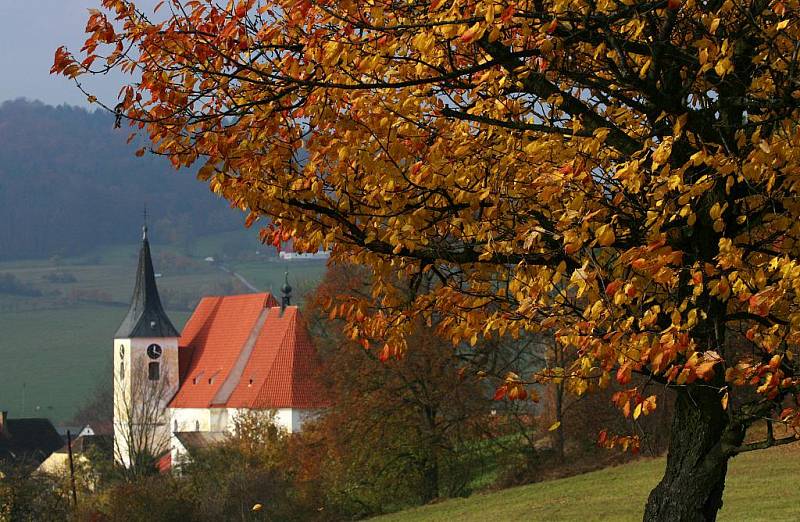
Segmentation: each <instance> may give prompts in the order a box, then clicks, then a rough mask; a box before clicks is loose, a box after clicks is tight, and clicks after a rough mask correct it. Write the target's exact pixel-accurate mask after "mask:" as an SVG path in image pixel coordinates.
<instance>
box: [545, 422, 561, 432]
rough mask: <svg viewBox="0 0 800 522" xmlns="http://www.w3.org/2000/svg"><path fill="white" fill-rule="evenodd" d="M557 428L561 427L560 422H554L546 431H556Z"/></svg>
mask: <svg viewBox="0 0 800 522" xmlns="http://www.w3.org/2000/svg"><path fill="white" fill-rule="evenodd" d="M559 426H561V421H556V422H554V423H553V424H552V425H550V427H549V428H547V431H556V430H557V429H558V427H559Z"/></svg>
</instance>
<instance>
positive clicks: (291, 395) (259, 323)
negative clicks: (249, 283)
mask: <svg viewBox="0 0 800 522" xmlns="http://www.w3.org/2000/svg"><path fill="white" fill-rule="evenodd" d="M178 357H179V365H180V375H181V384H180V387H179V389H178V393H177V394H176V395H175V397H174V398H173V399H172V401H171V403H170V407H172V408H250V409H273V408H301V409H314V408H321V407H324V406H325V405H326V402H325V401H324V399H323V398H322V393H321V390H320V388H319V386H318V385H317V384H316V378H315V377H316V376H315V372H316V369H317V366H318V360H317V356H316V352H315V351H314V347H313V345H312V343H311V340H310V338H309V336H308V333H307V332H306V330H305V327H304V325H303V323H302V317H301V316H300V312H299V310H298V309H297V307H296V306H288V307H286V308H285V309H283V308H281V307H279V306H277V303H276V301H275V298H274V297H272V295H270V294H268V293H259V294H245V295H237V296H226V297H206V298H203V300H201V301H200V304H199V305H198V306H197V308H196V310H195V312H194V314H193V315H192V317H190V318H189V321H188V322H187V324H186V327H185V328H184V332H183V336H182V337H181V339H180V347H179V352H178Z"/></svg>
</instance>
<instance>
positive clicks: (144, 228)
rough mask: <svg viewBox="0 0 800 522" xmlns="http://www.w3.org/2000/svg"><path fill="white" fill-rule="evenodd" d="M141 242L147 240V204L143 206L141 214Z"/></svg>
mask: <svg viewBox="0 0 800 522" xmlns="http://www.w3.org/2000/svg"><path fill="white" fill-rule="evenodd" d="M142 214H143V215H142V241H146V240H147V203H145V204H144V212H143V213H142Z"/></svg>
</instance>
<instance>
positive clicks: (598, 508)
mask: <svg viewBox="0 0 800 522" xmlns="http://www.w3.org/2000/svg"><path fill="white" fill-rule="evenodd" d="M798 470H800V443H798V444H796V445H789V446H783V447H778V448H772V449H769V450H764V451H760V452H752V453H745V454H743V455H740V456H738V457H736V458H735V459H733V461H732V463H731V466H730V469H729V471H728V479H727V483H726V486H725V496H724V506H723V508H722V511H721V512H720V516H719V520H720V521H737V522H738V521H742V522H745V521H747V522H751V521H752V522H755V521H762V520H763V521H770V522H776V521H796V520H800V488H798V487H797V482H796V481H795V479H794V477H796V476H797V474H798ZM663 471H664V459H653V460H645V461H639V462H634V463H632V464H626V465H623V466H618V467H614V468H607V469H604V470H601V471H596V472H593V473H586V474H584V475H578V476H576V477H571V478H567V479H560V480H553V481H548V482H540V483H537V484H532V485H529V486H522V487H518V488H511V489H506V490H503V491H499V492H496V493H490V494H479V495H473V496H471V497H469V498H466V499H457V500H448V501H445V502H441V503H439V504H433V505H430V506H425V507H421V508H416V509H411V510H407V511H401V512H399V513H395V514H392V515H387V516H383V517H378V518H375V519H373V520H374V521H375V522H421V521H426V522H445V521H446V522H452V521H454V520H457V521H458V522H484V521H492V522H504V521H517V520H543V521H544V520H546V521H548V522H557V521H570V522H572V521H592V520H597V521H599V520H604V521H606V520H607V521H638V520H641V519H642V510H643V508H644V504H645V501H646V500H647V495H648V494H649V492H650V490H651V489H652V488H653V487H654V486H655V485H656V484H657V483H658V481H659V479H660V478H661V474H662V473H663Z"/></svg>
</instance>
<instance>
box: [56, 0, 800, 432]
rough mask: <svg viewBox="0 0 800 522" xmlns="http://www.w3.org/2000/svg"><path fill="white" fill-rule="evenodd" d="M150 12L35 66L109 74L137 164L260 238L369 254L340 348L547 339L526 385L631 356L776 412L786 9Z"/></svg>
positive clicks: (782, 345)
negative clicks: (219, 208) (570, 351)
mask: <svg viewBox="0 0 800 522" xmlns="http://www.w3.org/2000/svg"><path fill="white" fill-rule="evenodd" d="M162 4H163V5H160V6H159V9H158V10H157V12H156V13H154V14H151V13H144V12H141V11H139V10H137V8H136V7H135V5H134V2H132V1H127V0H103V1H102V5H103V8H104V9H103V10H102V11H100V10H96V11H92V12H91V15H90V18H89V22H88V25H87V32H88V34H89V38H88V40H87V41H86V45H85V47H84V48H83V54H84V57H81V58H75V57H74V56H73V55H72V54H70V53H69V52H68V51H67V50H66V49H64V48H61V49H59V50H58V51H57V53H56V57H55V64H54V67H53V70H54V72H57V73H60V74H64V75H66V76H69V77H73V78H79V77H80V76H81V75H84V74H88V73H92V72H95V73H101V72H103V71H104V70H106V69H108V68H116V69H121V70H123V71H127V72H130V73H132V75H133V80H132V84H131V85H129V86H127V87H125V88H123V90H122V91H121V100H122V101H121V103H120V104H119V105H118V106H117V107H116V109H115V110H116V112H117V113H118V115H119V117H120V118H121V117H123V116H124V117H125V118H128V119H130V121H131V122H132V123H133V124H134V125H138V127H139V129H142V130H143V131H145V132H147V133H148V134H149V138H150V140H151V141H152V149H153V150H154V151H155V152H157V153H159V154H165V155H168V156H169V157H170V158H171V160H172V161H173V163H174V164H175V165H176V166H188V165H190V164H192V163H194V162H197V161H200V162H202V165H203V166H202V168H201V170H200V177H201V178H202V179H203V180H206V181H207V182H208V183H209V186H210V187H211V189H212V190H214V191H215V192H217V193H219V194H221V195H223V196H224V197H226V198H227V199H229V200H230V201H231V203H232V204H233V205H235V206H237V207H240V208H242V209H245V210H247V211H249V212H250V220H249V221H250V223H252V222H253V221H255V220H256V219H258V218H260V217H267V216H268V217H269V218H271V224H270V225H269V226H268V227H266V228H265V229H264V230H263V231H262V237H263V238H264V240H266V241H273V242H275V243H276V244H278V243H279V242H280V241H282V240H286V239H288V238H289V237H290V236H292V237H295V238H296V242H295V247H296V248H297V249H298V250H308V251H314V250H316V249H317V248H330V247H333V257H334V259H347V260H349V261H351V262H357V263H362V264H365V265H368V266H370V267H372V269H373V270H374V272H375V279H374V285H373V291H374V294H375V295H376V296H378V297H379V298H380V299H381V307H380V309H379V310H378V311H376V312H374V313H370V314H367V313H365V311H366V304H362V303H360V302H358V301H357V300H355V301H349V302H345V303H344V304H341V305H334V306H333V308H332V314H333V315H342V316H345V317H347V318H349V319H350V327H349V330H348V331H349V335H350V336H351V337H352V338H353V339H355V340H361V341H362V342H363V343H364V345H365V346H372V345H373V344H374V343H375V342H378V345H377V348H378V349H379V350H382V353H383V355H384V356H385V357H390V356H393V355H396V354H400V353H402V352H403V351H404V350H405V349H406V345H405V341H404V335H405V334H406V333H407V332H408V331H410V328H411V326H410V325H412V324H413V322H414V321H413V318H414V317H416V316H418V315H422V316H423V317H426V318H427V317H430V316H432V315H433V314H436V316H437V317H440V318H442V320H441V321H440V322H439V332H440V333H441V334H442V335H444V336H445V337H446V338H448V339H452V341H453V342H454V343H459V342H462V341H469V342H472V343H475V342H476V341H477V339H478V338H479V337H482V336H492V335H495V334H511V335H520V334H522V333H523V332H531V331H532V332H536V331H542V330H545V329H554V330H555V331H556V332H557V337H558V339H559V340H560V342H562V343H565V344H570V345H573V346H576V347H577V348H578V349H579V351H580V354H581V357H580V358H579V360H578V361H577V363H576V364H575V365H574V366H571V367H569V368H556V369H551V370H550V371H549V372H544V373H542V374H541V375H539V376H537V379H543V380H546V379H567V380H568V381H569V383H570V386H571V387H572V388H573V389H574V390H575V391H577V392H578V393H582V392H584V391H586V390H587V389H588V388H590V387H593V386H604V385H606V384H607V383H608V382H609V381H610V379H612V378H615V379H616V380H617V381H618V382H619V383H621V384H622V385H627V384H628V383H629V382H630V381H631V374H632V373H633V372H637V373H641V374H644V375H647V376H649V377H651V378H652V380H653V381H655V382H660V383H669V384H671V385H674V386H690V387H691V386H697V385H699V384H703V385H707V386H712V387H714V388H716V389H718V390H719V398H720V401H721V404H722V406H723V407H725V408H728V407H731V405H733V407H735V408H736V412H737V413H736V414H737V415H739V422H741V423H744V424H747V423H749V422H752V420H753V419H755V418H757V417H763V416H768V415H771V416H773V418H780V419H782V420H783V421H785V422H787V423H789V424H792V425H797V422H798V421H797V420H796V419H798V417H797V414H796V410H795V409H794V408H792V407H790V408H786V409H784V408H783V407H782V406H781V405H780V404H781V400H782V399H784V398H785V397H790V396H792V395H793V394H794V393H795V392H796V388H797V378H796V376H795V371H796V370H795V368H796V362H795V361H796V358H795V357H796V355H795V354H794V350H795V347H796V346H797V344H798V340H799V339H798V335H800V311H799V308H798V304H800V303H798V292H799V291H800V265H798V234H799V233H800V219H798V218H800V215H799V214H800V207H799V206H798V201H797V197H798V190H800V174H799V173H800V165H799V164H798V160H799V158H798V155H799V154H800V147H798V145H800V129H798V127H797V124H796V121H797V117H798V98H800V90H799V89H800V83H799V81H800V78H799V77H798V65H800V64H799V63H798V57H797V51H796V50H797V48H798V45H799V44H800V41H799V39H800V12H798V9H799V7H798V2H797V0H781V1H776V0H762V1H751V2H735V1H733V0H725V1H721V0H707V1H700V0H683V1H682V0H667V1H664V0H659V1H644V2H633V1H631V0H619V1H617V0H600V1H587V0H530V1H527V0H520V1H516V2H510V1H507V0H499V1H492V0H455V1H452V2H444V1H442V0H430V1H421V0H409V1H403V2H400V1H396V0H344V1H332V0H329V1H314V2H312V1H310V0H299V1H298V0H264V1H259V2H256V1H254V0H247V1H246V0H242V1H229V2H228V3H227V5H225V4H224V3H222V4H220V5H217V2H212V1H210V0H202V1H201V0H191V1H185V2H178V1H175V0H171V1H167V2H162ZM90 100H92V101H96V100H95V99H94V98H93V97H92V98H90ZM397 273H399V274H402V275H404V276H406V277H408V278H411V279H412V280H413V281H414V282H415V287H414V288H415V290H416V291H415V292H413V293H412V294H411V295H409V294H408V293H407V292H400V291H398V290H397V289H396V288H395V287H394V285H392V284H391V281H392V278H393V277H394V276H395V274H397ZM384 341H385V345H384ZM528 382H529V379H528V378H527V376H522V377H519V376H516V375H513V374H511V375H509V376H508V377H507V382H506V383H505V384H504V385H503V388H502V389H503V390H504V391H505V393H506V394H507V395H508V396H511V397H519V396H521V395H522V391H523V388H524V386H525V385H526V384H527V383H528ZM740 385H745V386H752V388H754V389H755V391H756V392H757V393H755V394H753V393H749V392H748V393H741V394H739V395H735V394H734V390H735V387H736V386H740ZM616 398H617V402H618V404H619V405H620V407H621V408H623V410H624V411H625V413H626V414H631V415H633V416H638V415H640V414H647V413H648V412H649V411H651V410H652V408H653V407H655V401H654V400H652V399H648V398H647V397H646V396H645V395H644V393H643V390H642V389H640V388H637V387H633V388H630V389H628V390H627V391H624V392H622V393H620V394H618V395H617V397H616ZM732 398H733V399H735V400H732ZM619 441H620V442H623V443H625V444H627V443H628V442H631V440H629V439H619ZM610 442H614V441H610ZM633 442H634V443H635V441H633Z"/></svg>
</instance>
